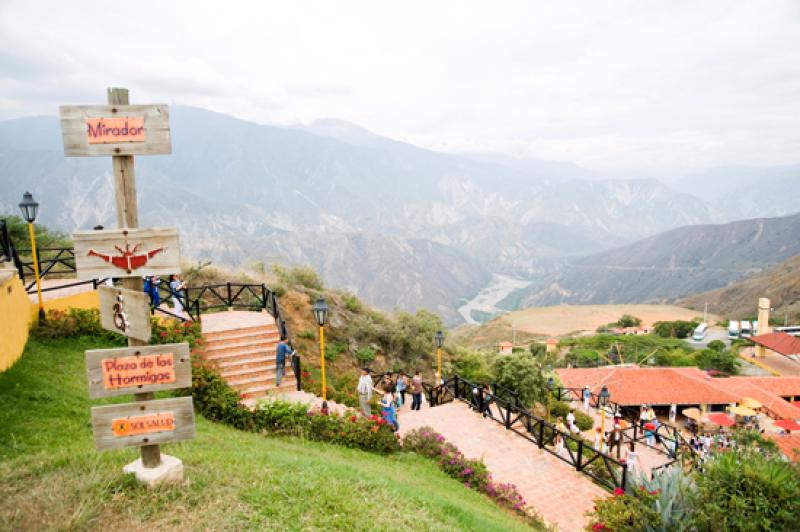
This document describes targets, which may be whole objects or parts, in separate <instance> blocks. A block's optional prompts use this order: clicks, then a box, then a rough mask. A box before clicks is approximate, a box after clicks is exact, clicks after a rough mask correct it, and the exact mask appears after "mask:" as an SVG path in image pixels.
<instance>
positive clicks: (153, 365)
mask: <svg viewBox="0 0 800 532" xmlns="http://www.w3.org/2000/svg"><path fill="white" fill-rule="evenodd" d="M60 111H61V113H60V114H61V130H62V134H63V139H64V155H65V156H67V157H75V156H103V155H106V156H107V155H110V156H111V157H112V164H113V168H114V192H115V196H116V204H117V225H118V227H119V228H118V229H117V230H110V231H78V232H76V233H74V234H73V240H74V241H75V266H76V269H77V272H78V278H79V279H98V278H102V277H117V278H121V279H122V280H121V284H122V288H123V289H121V290H120V289H116V288H109V289H107V290H101V292H100V294H101V299H102V301H101V305H100V312H101V321H102V323H103V327H104V328H106V329H109V330H113V331H116V332H121V333H123V334H126V335H127V336H128V346H129V347H128V348H127V349H101V350H92V351H87V352H86V371H87V376H88V380H89V395H90V397H106V396H112V395H122V394H130V393H132V394H134V399H135V401H136V402H135V403H128V404H122V405H108V406H96V407H93V408H92V428H93V430H94V436H95V445H96V447H97V449H98V450H104V449H116V448H120V447H128V446H137V447H140V449H141V459H139V460H136V461H134V462H132V463H130V464H128V465H126V466H125V468H124V471H126V472H131V473H134V474H135V475H136V478H137V479H139V480H140V481H141V482H144V483H146V484H148V485H150V486H155V485H157V484H160V483H162V482H176V481H181V480H183V464H182V463H181V461H180V460H178V459H177V458H175V457H172V456H169V455H166V454H164V455H162V454H161V449H160V447H159V444H161V443H167V442H172V441H179V440H186V439H190V438H193V437H194V411H193V409H192V398H191V397H181V398H177V399H166V400H159V401H156V400H154V396H153V392H155V391H159V390H169V389H175V388H183V387H188V386H190V383H191V362H190V360H189V346H188V345H187V344H172V345H160V346H150V347H143V346H146V345H147V341H148V339H149V337H150V333H149V317H148V318H147V320H146V321H147V325H146V326H145V325H142V324H140V323H139V321H140V318H141V313H142V312H143V311H144V312H146V313H147V314H149V305H148V300H147V298H142V297H139V296H144V294H143V293H142V286H143V285H142V276H147V275H169V274H172V273H180V248H179V241H178V232H177V230H175V229H169V228H166V229H142V230H139V229H137V228H138V226H139V210H138V205H137V200H136V175H135V172H134V165H133V155H158V154H168V153H171V151H172V143H171V138H170V130H169V110H168V108H167V106H166V105H129V102H128V90H127V89H119V88H111V89H108V105H105V106H103V105H89V106H75V105H66V106H62V107H61V109H60ZM120 296H121V300H120Z"/></svg>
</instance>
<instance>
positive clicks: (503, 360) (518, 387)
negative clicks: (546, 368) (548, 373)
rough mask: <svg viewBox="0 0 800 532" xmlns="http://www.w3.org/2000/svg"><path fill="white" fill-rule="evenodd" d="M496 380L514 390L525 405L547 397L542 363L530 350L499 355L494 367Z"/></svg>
mask: <svg viewBox="0 0 800 532" xmlns="http://www.w3.org/2000/svg"><path fill="white" fill-rule="evenodd" d="M492 372H493V373H494V377H495V382H496V383H497V384H500V385H502V386H505V387H506V388H509V389H511V390H514V391H515V392H516V393H517V396H518V397H519V399H520V401H522V404H523V405H525V406H530V405H532V404H533V403H534V402H535V401H536V400H538V401H539V402H542V399H544V398H545V394H546V391H545V390H546V389H545V378H544V376H543V374H542V367H541V364H539V363H537V361H536V359H534V358H533V355H531V354H530V353H528V352H522V353H512V354H510V355H506V356H502V357H497V358H495V360H494V364H493V367H492Z"/></svg>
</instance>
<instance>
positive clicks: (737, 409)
mask: <svg viewBox="0 0 800 532" xmlns="http://www.w3.org/2000/svg"><path fill="white" fill-rule="evenodd" d="M731 412H732V413H734V414H736V415H737V416H754V415H756V411H755V410H753V409H750V408H747V407H746V406H734V407H733V408H731Z"/></svg>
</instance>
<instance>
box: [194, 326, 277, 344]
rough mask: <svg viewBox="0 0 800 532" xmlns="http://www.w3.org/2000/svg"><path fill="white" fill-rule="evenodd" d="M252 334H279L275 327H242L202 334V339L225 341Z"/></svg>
mask: <svg viewBox="0 0 800 532" xmlns="http://www.w3.org/2000/svg"><path fill="white" fill-rule="evenodd" d="M253 334H280V333H279V332H278V327H277V326H275V325H259V326H257V327H242V328H240V329H228V330H225V331H213V332H205V333H203V337H204V338H206V339H207V340H215V341H216V340H226V339H228V338H235V337H240V336H249V335H253Z"/></svg>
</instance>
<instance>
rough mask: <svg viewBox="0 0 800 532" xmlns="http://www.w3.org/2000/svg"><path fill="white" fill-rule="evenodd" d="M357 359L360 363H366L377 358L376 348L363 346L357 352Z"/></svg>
mask: <svg viewBox="0 0 800 532" xmlns="http://www.w3.org/2000/svg"><path fill="white" fill-rule="evenodd" d="M355 357H356V360H358V363H359V364H360V365H366V364H369V363H370V362H372V361H373V360H375V350H374V349H373V348H371V347H362V348H361V349H359V350H357V351H356V352H355Z"/></svg>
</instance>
